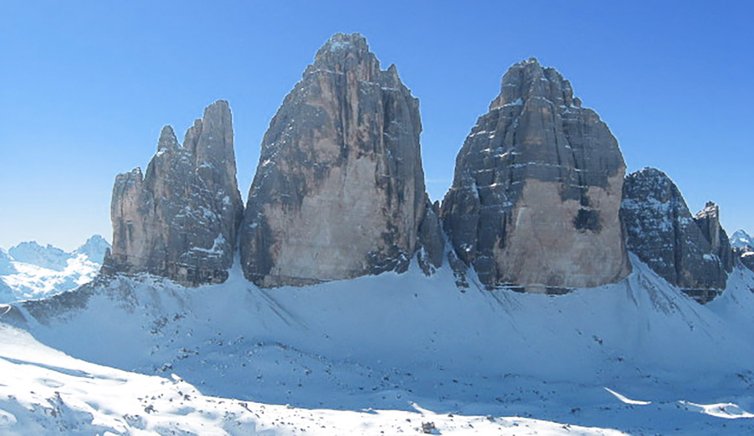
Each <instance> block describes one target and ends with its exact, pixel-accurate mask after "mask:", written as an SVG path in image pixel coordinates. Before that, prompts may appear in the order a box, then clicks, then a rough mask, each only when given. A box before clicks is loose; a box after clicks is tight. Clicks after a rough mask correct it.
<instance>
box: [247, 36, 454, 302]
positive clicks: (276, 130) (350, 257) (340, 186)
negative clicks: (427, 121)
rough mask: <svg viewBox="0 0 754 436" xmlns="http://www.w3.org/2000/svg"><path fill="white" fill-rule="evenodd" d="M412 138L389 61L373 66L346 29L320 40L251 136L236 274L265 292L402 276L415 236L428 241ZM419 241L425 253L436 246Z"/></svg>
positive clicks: (411, 110)
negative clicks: (259, 132) (253, 158)
mask: <svg viewBox="0 0 754 436" xmlns="http://www.w3.org/2000/svg"><path fill="white" fill-rule="evenodd" d="M420 132H421V121H420V117H419V103H418V101H417V99H415V98H414V97H413V96H412V95H411V92H410V91H409V90H408V88H406V87H405V86H404V85H403V83H401V80H400V78H399V77H398V71H397V69H396V68H395V66H391V67H390V68H388V69H387V70H381V69H380V64H379V61H378V60H377V58H376V57H375V55H374V54H372V53H371V52H370V51H369V48H368V46H367V43H366V40H365V39H364V38H363V37H362V36H360V35H358V34H353V35H344V34H337V35H335V36H333V37H332V38H330V40H329V41H327V43H326V44H325V45H324V46H323V47H322V48H321V49H320V50H319V51H318V52H317V54H316V57H315V60H314V63H313V64H312V65H310V66H309V67H308V68H307V69H306V71H305V72H304V74H303V77H302V79H301V81H300V82H299V83H298V84H296V86H295V87H294V88H293V90H292V91H291V92H290V93H289V94H288V96H286V98H285V101H284V102H283V104H282V106H281V107H280V109H279V110H278V112H277V114H276V115H275V117H274V118H273V119H272V122H271V123H270V126H269V129H268V130H267V132H266V134H265V136H264V139H263V141H262V147H261V148H262V149H261V156H260V160H259V165H258V168H257V173H256V175H255V177H254V181H253V183H252V186H251V189H250V192H249V198H248V204H247V210H246V212H245V217H244V222H243V225H242V228H241V238H240V248H241V260H242V265H243V270H244V273H245V275H246V277H247V278H248V279H250V280H252V281H254V282H255V283H257V284H258V285H261V286H268V287H272V286H281V285H305V284H310V283H317V282H322V281H328V280H338V279H348V278H352V277H357V276H361V275H365V274H378V273H381V272H383V271H392V270H395V271H403V270H405V269H406V268H407V267H408V264H409V261H410V259H411V258H412V256H413V255H414V254H415V253H416V251H417V249H418V241H419V239H420V236H421V237H422V238H423V239H426V238H429V239H432V238H437V232H436V229H435V227H434V226H435V224H436V223H434V222H433V220H434V218H433V217H432V212H431V209H429V208H428V206H427V205H428V200H427V195H426V194H425V190H424V174H423V170H422V165H421V155H420V146H419V133H420ZM420 227H421V230H420ZM424 243H425V244H427V246H428V247H429V250H430V251H432V252H433V253H434V251H435V250H437V246H438V245H441V244H442V241H441V240H439V241H438V240H437V239H432V242H428V241H424ZM441 258H442V256H440V261H441ZM437 261H438V259H437V257H436V256H429V262H430V263H433V262H435V264H437Z"/></svg>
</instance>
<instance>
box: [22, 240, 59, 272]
mask: <svg viewBox="0 0 754 436" xmlns="http://www.w3.org/2000/svg"><path fill="white" fill-rule="evenodd" d="M8 254H10V256H11V257H12V258H13V260H15V261H17V262H23V263H28V264H31V265H36V266H39V267H42V268H46V269H51V270H54V271H63V270H64V269H65V268H66V267H67V266H68V259H70V258H71V253H67V252H65V251H63V250H61V249H60V248H57V247H53V246H52V245H50V244H47V246H46V247H45V246H42V245H40V244H38V243H37V242H36V241H30V242H22V243H20V244H18V245H16V246H15V247H11V249H10V250H8Z"/></svg>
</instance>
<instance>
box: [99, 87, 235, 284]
mask: <svg viewBox="0 0 754 436" xmlns="http://www.w3.org/2000/svg"><path fill="white" fill-rule="evenodd" d="M242 215H243V203H242V201H241V195H240V193H239V191H238V184H237V182H236V162H235V154H234V150H233V126H232V119H231V112H230V107H229V106H228V103H227V102H225V101H222V100H221V101H217V102H215V103H213V104H212V105H210V106H208V107H207V108H206V109H205V110H204V115H203V117H202V118H201V119H197V120H196V121H195V122H194V125H193V126H192V127H190V128H189V129H188V131H187V132H186V136H185V138H184V140H183V145H181V144H179V143H178V140H177V139H176V137H175V133H174V132H173V129H172V127H170V126H165V127H164V128H163V129H162V132H161V133H160V139H159V141H158V144H157V153H156V154H155V155H154V157H153V158H152V160H151V162H150V163H149V166H148V167H147V171H146V174H145V175H142V172H141V169H139V168H136V169H134V170H132V171H131V172H128V173H125V174H120V175H118V176H117V178H116V179H115V186H114V187H113V199H112V205H111V218H112V222H113V248H112V252H111V254H110V255H109V256H108V257H107V259H106V261H105V266H104V271H106V272H126V273H136V272H148V273H152V274H156V275H159V276H163V277H168V278H171V279H173V280H176V281H178V282H180V283H183V284H187V285H197V284H201V283H217V282H222V281H224V280H225V279H226V278H227V275H228V272H227V270H228V268H229V267H230V266H231V264H232V262H233V254H234V252H235V247H236V245H235V242H236V231H237V228H238V224H239V223H240V221H241V218H242Z"/></svg>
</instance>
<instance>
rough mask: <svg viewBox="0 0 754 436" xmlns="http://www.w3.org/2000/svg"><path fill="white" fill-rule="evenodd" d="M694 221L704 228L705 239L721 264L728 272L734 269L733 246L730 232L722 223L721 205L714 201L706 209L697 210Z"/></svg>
mask: <svg viewBox="0 0 754 436" xmlns="http://www.w3.org/2000/svg"><path fill="white" fill-rule="evenodd" d="M694 221H696V224H697V225H698V226H699V228H700V229H701V230H702V235H704V239H706V240H707V242H709V244H710V249H711V250H712V253H713V254H714V255H716V256H717V257H718V259H720V264H721V265H722V267H723V269H724V270H725V271H727V272H730V271H732V270H733V263H734V260H733V247H731V245H730V240H729V239H728V234H727V233H726V232H725V229H723V226H722V225H721V224H720V207H719V206H718V205H717V204H715V203H714V202H712V201H708V202H707V204H705V205H704V209H702V210H701V211H699V212H697V214H696V215H695V216H694Z"/></svg>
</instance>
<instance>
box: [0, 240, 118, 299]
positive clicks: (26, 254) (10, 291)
mask: <svg viewBox="0 0 754 436" xmlns="http://www.w3.org/2000/svg"><path fill="white" fill-rule="evenodd" d="M109 248H110V244H109V243H108V242H107V241H106V240H105V239H104V238H103V237H102V236H100V235H94V236H92V237H91V238H89V239H88V240H87V241H86V242H85V243H84V244H83V245H82V246H81V247H79V248H77V249H76V250H74V251H73V252H67V251H64V250H61V249H60V248H56V247H53V246H52V245H49V244H48V245H47V246H43V245H40V244H39V243H37V242H34V241H31V242H22V243H20V244H18V245H16V246H15V247H13V248H11V249H10V250H8V253H6V252H4V251H2V250H0V304H3V303H9V302H12V301H16V300H25V299H29V298H42V297H48V296H52V295H55V294H59V293H61V292H65V291H70V290H72V289H75V288H77V287H79V286H81V285H83V284H85V283H88V282H90V281H91V280H92V279H94V277H95V276H96V275H97V273H98V272H99V269H100V265H101V264H102V262H103V260H104V258H105V252H106V251H107V250H108V249H109Z"/></svg>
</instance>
